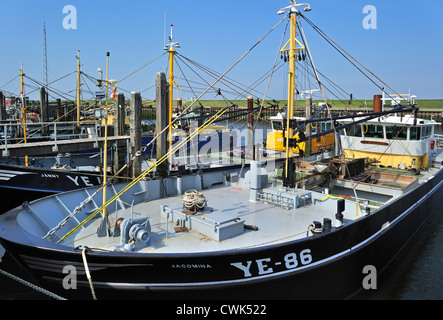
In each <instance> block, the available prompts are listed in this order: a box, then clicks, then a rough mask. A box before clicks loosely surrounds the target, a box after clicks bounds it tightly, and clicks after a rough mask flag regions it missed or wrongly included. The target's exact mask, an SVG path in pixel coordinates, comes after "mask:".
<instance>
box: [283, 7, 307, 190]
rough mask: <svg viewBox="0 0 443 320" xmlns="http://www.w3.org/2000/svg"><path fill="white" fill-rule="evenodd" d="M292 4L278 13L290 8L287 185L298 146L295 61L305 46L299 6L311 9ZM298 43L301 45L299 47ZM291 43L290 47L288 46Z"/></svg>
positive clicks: (285, 179) (287, 49)
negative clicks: (299, 36)
mask: <svg viewBox="0 0 443 320" xmlns="http://www.w3.org/2000/svg"><path fill="white" fill-rule="evenodd" d="M290 3H291V5H290V6H288V7H285V8H282V9H280V10H279V11H278V12H277V14H284V13H285V11H286V10H287V9H289V23H290V35H289V40H288V42H287V43H286V44H285V45H284V47H283V48H282V50H281V51H282V52H288V56H289V73H288V106H287V112H286V114H287V117H286V119H287V121H286V132H287V134H286V161H285V170H284V185H285V186H286V187H294V173H293V163H294V158H293V153H292V148H293V147H295V146H296V144H295V142H296V141H295V140H294V139H293V138H292V137H293V135H294V129H292V126H290V122H291V121H292V119H293V118H294V100H295V97H294V96H295V62H296V56H297V51H298V50H303V49H305V47H304V46H303V45H302V44H301V43H300V42H299V41H298V40H297V39H296V37H297V16H298V14H299V13H300V12H299V11H298V9H297V8H298V7H302V6H303V7H305V8H304V9H303V10H304V11H310V10H311V7H310V5H309V4H308V3H297V2H296V1H295V0H291V1H290ZM297 44H299V45H300V47H298V48H297ZM288 45H289V48H287V46H288Z"/></svg>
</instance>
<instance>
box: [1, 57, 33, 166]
mask: <svg viewBox="0 0 443 320" xmlns="http://www.w3.org/2000/svg"><path fill="white" fill-rule="evenodd" d="M24 76H25V74H24V72H23V63H22V64H21V68H20V98H21V100H22V121H23V137H24V141H25V143H27V142H28V141H27V138H26V97H25V85H24V81H23V77H24ZM5 134H6V133H5ZM28 165H29V163H28V156H25V166H26V167H27V166H28Z"/></svg>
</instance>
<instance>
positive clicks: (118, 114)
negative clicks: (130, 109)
mask: <svg viewBox="0 0 443 320" xmlns="http://www.w3.org/2000/svg"><path fill="white" fill-rule="evenodd" d="M114 117H115V118H114V136H123V135H124V134H125V95H124V94H123V93H119V94H117V100H116V102H115V104H114ZM140 119H141V118H140Z"/></svg>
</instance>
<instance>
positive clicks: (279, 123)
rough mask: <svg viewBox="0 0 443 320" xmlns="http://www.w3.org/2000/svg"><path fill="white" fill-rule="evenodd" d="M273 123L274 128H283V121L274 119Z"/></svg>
mask: <svg viewBox="0 0 443 320" xmlns="http://www.w3.org/2000/svg"><path fill="white" fill-rule="evenodd" d="M271 124H272V130H283V121H279V120H273V121H272V122H271Z"/></svg>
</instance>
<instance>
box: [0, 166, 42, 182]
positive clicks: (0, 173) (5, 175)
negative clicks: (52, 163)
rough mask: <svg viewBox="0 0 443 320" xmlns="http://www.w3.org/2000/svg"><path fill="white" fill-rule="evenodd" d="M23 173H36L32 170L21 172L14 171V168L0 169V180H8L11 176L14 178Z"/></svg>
mask: <svg viewBox="0 0 443 320" xmlns="http://www.w3.org/2000/svg"><path fill="white" fill-rule="evenodd" d="M24 174H36V173H34V172H23V171H14V170H2V169H0V180H3V181H9V180H10V179H11V178H14V177H15V176H18V175H20V176H21V175H24Z"/></svg>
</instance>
